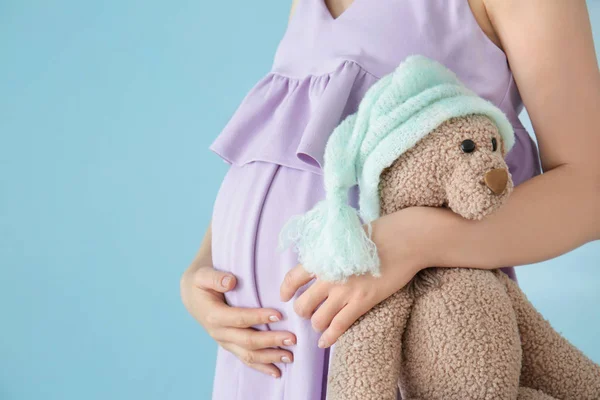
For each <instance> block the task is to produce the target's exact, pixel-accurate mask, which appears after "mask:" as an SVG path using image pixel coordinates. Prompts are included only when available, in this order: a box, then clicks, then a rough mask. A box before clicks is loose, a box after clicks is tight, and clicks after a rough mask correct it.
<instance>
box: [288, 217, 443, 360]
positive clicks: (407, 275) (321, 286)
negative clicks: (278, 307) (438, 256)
mask: <svg viewBox="0 0 600 400" xmlns="http://www.w3.org/2000/svg"><path fill="white" fill-rule="evenodd" d="M435 211H436V210H434V209H430V208H425V207H424V208H419V207H414V208H408V209H405V210H402V211H399V212H396V213H393V214H390V215H387V216H384V217H382V218H379V219H378V220H376V221H374V222H373V224H372V226H373V236H372V239H373V241H374V242H375V244H376V245H377V250H378V254H379V259H380V262H381V270H380V271H381V276H380V277H377V278H376V277H374V276H372V275H361V276H352V277H350V278H348V280H347V282H345V283H332V282H326V281H322V280H320V279H316V280H315V281H314V282H313V283H312V285H311V286H310V287H309V288H308V289H307V290H306V291H305V292H304V293H302V294H301V295H300V296H299V297H298V298H297V299H296V300H295V302H294V310H295V311H296V313H297V314H298V315H299V316H301V317H303V318H307V319H308V318H310V319H311V322H312V326H313V328H314V329H315V330H316V331H319V332H324V333H323V335H322V336H321V338H320V340H319V347H322V348H323V347H329V346H331V345H332V344H334V343H335V342H336V341H337V339H338V338H339V337H340V336H341V335H342V334H343V333H344V332H345V331H346V330H347V329H348V328H350V326H351V325H352V324H353V323H354V322H355V321H356V320H357V319H358V318H360V317H361V316H362V315H363V314H365V313H366V312H367V311H369V310H370V309H371V308H373V307H374V306H376V305H377V304H379V303H380V302H382V301H383V300H385V299H386V298H388V297H389V296H391V295H392V294H394V293H396V292H397V291H398V290H400V289H401V288H402V287H404V286H405V285H406V284H407V283H408V282H410V280H411V279H412V278H413V277H414V276H415V275H416V273H417V272H419V271H420V270H421V269H423V268H426V267H429V266H432V265H434V264H433V260H434V257H433V254H434V252H433V251H431V250H432V249H431V248H429V245H428V242H427V241H426V238H427V236H428V234H429V233H430V232H429V231H430V229H431V228H430V225H428V223H427V222H428V218H430V216H433V213H434V212H435ZM436 217H437V216H436ZM438 218H439V217H438ZM314 278H315V277H314V276H313V275H311V274H309V273H308V272H306V270H305V269H304V268H303V267H302V265H297V266H296V267H294V268H292V269H291V270H290V271H289V272H288V273H287V275H286V276H285V279H284V281H283V283H282V285H281V299H282V300H283V301H289V300H290V299H291V298H292V297H293V296H294V294H295V293H296V292H297V291H298V289H299V288H300V287H302V286H304V285H305V284H307V283H309V282H310V281H311V280H313V279H314ZM319 305H320V306H319ZM317 307H318V309H317Z"/></svg>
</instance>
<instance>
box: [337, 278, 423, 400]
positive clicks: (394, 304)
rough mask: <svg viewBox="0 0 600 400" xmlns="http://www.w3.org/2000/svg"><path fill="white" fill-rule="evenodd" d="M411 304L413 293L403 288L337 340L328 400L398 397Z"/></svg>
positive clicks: (372, 399)
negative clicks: (403, 346)
mask: <svg viewBox="0 0 600 400" xmlns="http://www.w3.org/2000/svg"><path fill="white" fill-rule="evenodd" d="M412 303H413V296H412V292H411V291H410V290H407V288H404V289H401V290H399V291H398V292H396V293H395V294H393V295H392V296H390V297H389V298H388V299H386V300H384V301H383V302H381V303H379V304H378V305H377V306H375V307H374V308H373V309H371V310H370V311H369V312H368V313H366V314H365V315H363V316H362V317H361V318H360V319H359V320H358V321H356V322H355V323H354V324H353V325H352V326H351V327H350V329H348V330H347V331H346V332H345V333H344V334H343V335H342V336H341V337H340V338H339V339H338V341H337V342H336V344H335V347H334V349H333V356H332V357H333V358H332V360H331V366H330V368H329V374H328V386H327V399H328V400H396V396H397V393H398V376H399V374H400V372H399V369H400V359H401V356H402V334H403V333H404V328H405V326H406V321H407V320H408V316H409V315H410V310H411V308H412Z"/></svg>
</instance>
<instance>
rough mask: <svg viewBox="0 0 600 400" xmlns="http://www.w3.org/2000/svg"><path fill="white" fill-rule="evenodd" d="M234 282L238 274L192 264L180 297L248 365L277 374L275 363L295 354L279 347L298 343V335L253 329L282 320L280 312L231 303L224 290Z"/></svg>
mask: <svg viewBox="0 0 600 400" xmlns="http://www.w3.org/2000/svg"><path fill="white" fill-rule="evenodd" d="M235 285H236V279H235V276H233V275H232V274H230V273H225V272H222V271H217V270H216V269H214V268H212V267H211V266H204V265H202V266H197V265H192V266H191V267H190V268H189V269H188V270H187V271H186V272H185V273H184V274H183V276H182V278H181V297H182V300H183V303H184V305H185V306H186V308H187V309H188V311H189V312H190V314H192V316H193V317H194V318H195V319H196V320H197V321H198V322H199V323H200V325H202V326H203V327H204V329H206V331H207V332H208V334H209V335H210V336H211V337H212V338H213V339H215V340H216V341H217V343H218V344H219V345H220V346H221V347H223V348H224V349H225V350H228V351H229V352H231V353H233V354H234V355H235V356H237V357H238V358H239V359H240V360H242V362H243V363H244V364H246V365H247V366H249V367H251V368H254V369H256V370H258V371H260V372H263V373H265V374H269V375H271V376H273V377H275V378H278V377H280V376H281V371H279V369H278V368H277V367H276V366H275V365H274V364H273V363H279V362H284V363H289V362H292V361H293V359H294V356H293V354H292V353H291V352H290V351H288V350H283V349H278V348H277V347H279V346H292V345H294V344H296V337H295V336H294V334H292V333H290V332H273V331H259V330H256V329H253V328H252V327H253V326H255V325H260V324H268V323H270V322H277V321H279V320H280V319H281V318H282V316H281V313H279V312H278V311H276V310H273V309H267V308H237V307H230V306H228V305H227V304H225V297H224V296H223V293H225V292H227V291H229V290H232V289H233V288H234V287H235Z"/></svg>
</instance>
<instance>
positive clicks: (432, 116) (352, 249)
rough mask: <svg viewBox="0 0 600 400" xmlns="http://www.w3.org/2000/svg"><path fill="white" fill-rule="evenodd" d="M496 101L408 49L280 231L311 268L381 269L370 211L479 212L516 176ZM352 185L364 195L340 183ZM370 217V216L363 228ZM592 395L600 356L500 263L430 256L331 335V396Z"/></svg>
mask: <svg viewBox="0 0 600 400" xmlns="http://www.w3.org/2000/svg"><path fill="white" fill-rule="evenodd" d="M513 144H514V133H513V130H512V125H511V124H510V122H509V121H508V119H507V118H506V116H505V115H504V114H503V113H502V111H501V110H500V109H499V108H497V107H496V106H495V105H493V104H492V103H491V102H489V101H487V100H485V99H483V98H481V97H479V96H478V95H477V94H476V93H474V92H472V91H471V90H469V89H468V88H467V87H465V86H464V84H462V82H461V81H460V80H459V79H458V77H457V76H456V75H455V74H454V73H453V72H452V71H451V70H449V69H448V68H446V67H445V66H444V65H442V64H440V63H438V62H437V61H435V60H432V59H429V58H427V57H424V56H421V55H412V56H409V57H407V58H406V59H405V60H404V61H403V62H402V63H401V64H400V65H399V66H398V67H397V68H396V69H395V70H394V71H393V72H392V73H390V74H388V75H386V76H383V77H382V78H381V79H380V80H379V81H378V82H376V83H375V84H374V85H373V86H372V87H371V88H370V89H369V90H368V91H367V93H366V94H365V96H364V98H363V100H362V101H361V103H360V104H359V107H358V110H357V112H356V113H354V114H351V115H349V116H348V117H347V118H345V119H344V120H343V121H342V122H341V123H340V124H339V125H338V126H337V127H336V129H335V130H334V131H333V133H332V134H331V135H330V137H329V139H328V142H327V145H326V148H325V156H324V160H325V163H324V166H323V176H324V182H325V191H326V197H325V199H324V200H323V201H321V202H319V203H318V204H317V205H316V206H315V207H314V208H313V209H311V210H310V211H309V212H307V213H306V214H304V215H300V216H295V217H293V218H292V219H290V221H289V222H288V223H287V224H286V225H285V226H284V228H283V229H282V232H281V236H280V238H281V248H286V247H289V246H293V247H294V250H295V251H296V252H298V259H299V262H300V263H302V265H303V266H304V268H305V269H306V270H307V271H309V272H311V273H314V274H315V275H316V276H317V277H319V278H320V279H324V280H330V281H341V282H343V281H344V280H345V279H347V278H348V277H349V276H351V275H360V274H367V273H369V274H373V275H374V276H379V274H380V272H379V258H378V254H377V248H376V245H375V243H374V242H373V241H372V240H371V230H370V222H371V221H373V220H375V219H376V218H378V217H380V216H382V215H385V214H389V213H393V212H395V211H398V210H400V209H403V208H406V207H412V206H428V207H447V208H449V209H450V210H452V211H453V212H455V213H457V214H459V215H461V216H462V217H464V218H467V219H471V220H478V219H482V218H485V217H487V216H488V215H489V214H491V213H493V212H494V211H495V210H497V209H498V208H499V207H501V206H502V205H503V203H504V202H505V201H506V199H507V198H508V197H509V196H510V193H511V191H512V189H513V182H512V180H511V176H510V173H509V171H508V167H507V165H506V162H505V160H504V157H505V155H506V154H507V152H508V151H510V149H511V147H512V145H513ZM355 185H357V186H358V188H359V193H360V197H359V207H358V209H355V208H353V207H351V206H350V205H349V204H348V202H347V198H348V190H349V189H350V188H352V187H354V186H355ZM365 226H366V228H365ZM398 391H399V392H400V394H401V396H402V399H404V400H438V399H439V400H452V399H461V400H470V399H473V400H475V399H482V400H484V399H485V400H488V399H518V400H552V399H555V400H564V399H579V400H583V399H600V366H598V365H597V364H595V363H593V362H592V361H591V360H590V359H588V358H587V357H586V356H585V355H584V354H583V353H582V352H580V351H579V350H578V349H577V348H575V347H574V346H573V345H571V344H570V343H569V342H568V341H567V340H566V339H565V338H563V337H562V336H561V335H560V334H559V333H557V332H556V331H555V330H554V329H553V328H552V327H551V325H550V324H549V323H548V321H546V320H545V319H544V318H543V316H542V315H541V314H540V313H539V312H537V310H536V309H535V308H534V307H533V305H532V304H531V303H530V302H529V301H528V300H527V298H526V296H525V295H524V293H523V292H522V291H521V290H520V288H519V286H518V285H517V284H516V282H515V281H513V280H512V279H510V278H509V277H508V276H507V275H506V274H505V273H504V272H502V271H500V270H482V269H469V268H438V267H431V268H427V269H424V270H422V271H421V272H419V273H418V274H417V275H416V276H415V277H414V278H413V280H412V281H411V282H410V283H409V284H408V285H406V286H405V287H404V288H402V289H401V290H399V291H398V292H396V293H395V294H393V295H392V296H390V297H389V298H388V299H386V300H385V301H383V302H381V303H380V304H378V305H377V306H375V307H374V308H373V309H372V310H370V311H369V312H367V313H366V314H365V315H363V316H362V317H361V318H360V319H359V320H357V321H356V322H355V323H354V324H353V325H352V327H351V328H350V329H349V330H348V331H347V332H345V333H344V334H343V335H342V336H341V337H340V339H338V341H337V343H336V344H335V346H334V348H333V354H332V359H331V363H330V370H329V374H328V384H327V399H328V400H354V399H355V400H371V399H378V400H392V399H396V398H397V396H398Z"/></svg>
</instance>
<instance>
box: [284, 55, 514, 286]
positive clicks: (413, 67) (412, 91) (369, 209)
mask: <svg viewBox="0 0 600 400" xmlns="http://www.w3.org/2000/svg"><path fill="white" fill-rule="evenodd" d="M469 114H482V115H486V116H487V117H489V118H490V119H491V120H492V121H493V122H494V123H495V124H496V126H497V127H498V130H499V133H500V135H501V136H502V139H503V141H504V145H505V146H506V150H507V151H508V150H510V148H511V147H512V146H513V144H514V133H513V128H512V125H511V124H510V122H509V121H508V119H507V118H506V116H505V115H504V113H503V112H502V111H501V110H500V109H499V108H498V107H496V106H495V105H494V104H492V103H491V102H489V101H487V100H485V99H483V98H481V97H479V96H478V95H477V94H475V93H474V92H473V91H471V90H469V89H468V88H467V87H465V86H464V85H463V84H462V83H461V82H460V81H459V79H458V77H457V76H456V74H454V72H452V71H451V70H449V69H448V68H446V67H445V66H443V65H442V64H440V63H438V62H436V61H434V60H431V59H429V58H426V57H424V56H420V55H413V56H409V57H407V58H406V59H405V61H404V62H402V63H401V64H400V65H399V66H398V67H397V68H396V69H395V70H394V71H393V72H392V73H390V74H388V75H386V76H384V77H382V78H381V79H379V81H377V82H376V83H375V84H374V85H373V86H372V87H371V88H370V89H369V90H368V91H367V93H366V94H365V96H364V98H363V99H362V101H361V103H360V104H359V106H358V111H357V112H356V113H354V114H352V115H350V116H348V117H347V118H345V119H344V120H343V121H342V122H341V123H340V124H339V125H338V126H337V127H336V128H335V129H334V131H333V133H332V134H331V136H330V137H329V140H328V142H327V145H326V147H325V156H324V165H323V175H324V181H325V191H326V195H325V200H323V201H321V202H319V203H318V204H317V205H316V206H315V207H314V208H313V209H311V210H310V211H309V212H307V213H306V214H304V215H300V216H295V217H292V218H291V219H290V220H289V221H288V223H287V224H286V225H285V226H284V228H283V230H282V231H281V233H280V237H279V239H280V246H279V247H280V249H285V248H287V247H289V246H291V245H293V246H294V248H295V250H296V251H297V252H298V258H299V262H300V263H301V264H303V266H304V268H305V269H306V270H307V271H309V272H311V273H315V274H316V275H317V276H318V277H319V278H321V279H324V280H330V281H343V280H345V279H346V278H348V277H349V276H351V275H360V274H365V273H371V274H373V275H375V276H378V275H379V258H378V255H377V248H376V246H375V243H373V241H372V240H371V229H370V223H371V221H373V220H375V219H377V218H378V217H379V216H380V215H379V213H380V208H379V203H380V200H379V178H380V176H381V173H382V172H383V170H384V169H385V168H387V167H389V166H390V165H391V164H392V163H393V162H394V161H395V160H396V159H397V158H398V157H400V156H401V155H402V154H403V153H404V152H405V151H407V150H408V149H410V148H411V147H413V146H414V145H415V144H416V143H417V142H418V141H419V140H420V139H422V138H423V137H425V136H426V135H427V134H428V133H430V132H432V131H433V130H435V128H437V127H438V126H439V125H441V124H442V123H443V122H445V121H447V120H448V119H450V118H453V117H460V116H465V115H469ZM356 184H358V187H359V191H360V195H359V210H355V209H354V208H352V207H351V206H350V205H349V204H348V190H349V189H350V188H351V187H352V186H354V185H356ZM361 219H362V222H361ZM363 223H366V224H367V228H368V229H367V230H365V229H363V225H362V224H363Z"/></svg>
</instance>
